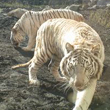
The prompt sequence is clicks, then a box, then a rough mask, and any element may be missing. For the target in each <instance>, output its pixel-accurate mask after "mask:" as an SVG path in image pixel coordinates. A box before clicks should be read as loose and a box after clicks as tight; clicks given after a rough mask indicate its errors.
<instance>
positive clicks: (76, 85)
mask: <svg viewBox="0 0 110 110" xmlns="http://www.w3.org/2000/svg"><path fill="white" fill-rule="evenodd" d="M74 85H75V87H78V88H80V87H82V85H83V84H82V83H81V82H74Z"/></svg>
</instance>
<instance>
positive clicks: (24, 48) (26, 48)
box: [22, 47, 31, 51]
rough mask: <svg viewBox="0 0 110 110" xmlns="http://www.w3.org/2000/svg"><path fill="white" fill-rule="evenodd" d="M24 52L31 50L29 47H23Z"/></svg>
mask: <svg viewBox="0 0 110 110" xmlns="http://www.w3.org/2000/svg"><path fill="white" fill-rule="evenodd" d="M22 50H24V51H30V50H31V49H30V48H28V47H22Z"/></svg>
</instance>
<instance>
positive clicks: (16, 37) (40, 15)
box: [11, 9, 84, 51]
mask: <svg viewBox="0 0 110 110" xmlns="http://www.w3.org/2000/svg"><path fill="white" fill-rule="evenodd" d="M51 18H68V19H74V20H76V21H83V20H84V17H83V16H82V15H81V14H80V13H77V12H75V11H71V10H67V9H52V10H47V11H39V12H34V11H27V12H26V13H24V14H23V16H22V17H21V18H20V19H19V20H18V21H17V23H16V24H15V25H14V27H13V28H12V31H11V42H12V43H13V44H14V46H18V44H19V43H20V42H22V40H23V36H26V35H27V36H28V37H29V41H28V45H27V47H23V48H22V49H23V50H25V51H29V50H31V49H32V48H33V47H34V46H35V41H36V35H37V30H38V28H39V27H40V26H41V24H43V23H44V22H45V21H47V20H48V19H51ZM13 41H14V42H13Z"/></svg>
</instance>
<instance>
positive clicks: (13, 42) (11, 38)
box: [10, 37, 19, 47]
mask: <svg viewBox="0 0 110 110" xmlns="http://www.w3.org/2000/svg"><path fill="white" fill-rule="evenodd" d="M10 40H11V43H12V44H13V45H14V46H15V47H17V46H18V45H19V43H18V42H16V41H15V40H14V39H13V37H10Z"/></svg>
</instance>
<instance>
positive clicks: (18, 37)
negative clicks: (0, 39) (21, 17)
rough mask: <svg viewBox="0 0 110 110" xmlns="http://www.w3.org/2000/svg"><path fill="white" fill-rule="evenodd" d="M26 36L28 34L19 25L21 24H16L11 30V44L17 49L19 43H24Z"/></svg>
mask: <svg viewBox="0 0 110 110" xmlns="http://www.w3.org/2000/svg"><path fill="white" fill-rule="evenodd" d="M25 35H26V34H25V32H24V31H23V29H22V28H21V26H20V25H19V23H16V24H15V25H14V27H13V28H12V30H11V35H10V40H11V43H12V44H13V45H14V46H15V47H18V45H19V43H21V42H22V41H23V39H24V36H25Z"/></svg>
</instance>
